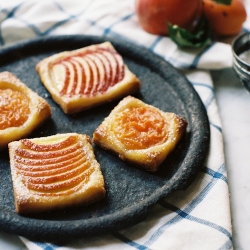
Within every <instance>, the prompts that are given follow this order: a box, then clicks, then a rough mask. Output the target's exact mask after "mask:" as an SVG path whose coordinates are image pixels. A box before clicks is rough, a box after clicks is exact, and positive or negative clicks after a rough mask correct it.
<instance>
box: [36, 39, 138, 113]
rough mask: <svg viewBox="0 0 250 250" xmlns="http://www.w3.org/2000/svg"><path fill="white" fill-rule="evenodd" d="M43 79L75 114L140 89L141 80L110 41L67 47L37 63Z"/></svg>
mask: <svg viewBox="0 0 250 250" xmlns="http://www.w3.org/2000/svg"><path fill="white" fill-rule="evenodd" d="M36 69H37V72H38V73H39V75H40V78H41V81H42V83H43V84H44V85H45V87H46V88H47V90H48V91H49V92H50V94H51V96H52V98H53V99H54V101H55V102H56V103H58V104H59V105H60V107H61V108H62V109H63V111H64V112H65V113H66V114H73V113H77V112H80V111H82V110H85V109H89V108H92V107H94V106H98V105H101V104H103V103H106V102H110V101H112V100H114V99H118V98H121V97H124V96H126V95H128V94H133V93H135V92H137V91H138V90H139V89H140V80H139V79H138V78H137V77H136V76H135V75H134V74H133V73H132V72H131V71H130V70H129V69H128V67H127V66H126V65H125V64H124V62H123V59H122V57H121V55H119V54H118V53H117V51H116V50H115V48H114V47H113V46H112V44H111V43H110V42H104V43H101V44H97V45H90V46H87V47H84V48H81V49H77V50H73V51H65V52H61V53H58V54H55V55H52V56H50V57H48V58H45V59H43V60H42V61H40V62H39V63H38V64H37V66H36Z"/></svg>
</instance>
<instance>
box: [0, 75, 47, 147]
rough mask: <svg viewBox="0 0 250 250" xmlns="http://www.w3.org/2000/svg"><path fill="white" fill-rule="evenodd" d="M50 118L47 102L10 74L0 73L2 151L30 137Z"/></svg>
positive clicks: (0, 143) (0, 134)
mask: <svg viewBox="0 0 250 250" xmlns="http://www.w3.org/2000/svg"><path fill="white" fill-rule="evenodd" d="M50 116H51V108H50V106H49V104H48V103H47V101H46V100H44V99H43V98H42V97H40V96H38V95H37V94H36V93H35V92H33V91H32V90H31V89H30V88H28V87H27V86H26V85H25V84H24V83H22V82H21V81H20V80H19V79H18V78H16V76H14V75H13V74H11V73H10V72H2V73H0V150H1V149H3V148H5V147H7V144H8V143H9V142H11V141H14V140H19V139H21V138H24V137H26V136H27V135H29V134H30V133H31V132H32V131H33V130H34V129H36V128H37V127H38V126H40V125H41V124H42V123H43V122H44V121H45V120H46V119H48V118H49V117H50Z"/></svg>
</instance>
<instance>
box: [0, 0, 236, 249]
mask: <svg viewBox="0 0 250 250" xmlns="http://www.w3.org/2000/svg"><path fill="white" fill-rule="evenodd" d="M0 23H1V26H0V45H2V46H5V45H10V44H12V43H16V42H20V41H22V40H26V39H32V38H36V37H41V36H52V35H63V34H87V35H98V36H108V37H111V38H112V37H114V38H116V37H117V38H120V39H123V40H125V41H129V42H131V43H134V44H137V45H140V46H143V47H146V48H148V49H149V50H151V51H153V52H154V53H156V54H157V55H159V56H161V57H162V58H164V59H165V60H166V61H168V62H170V63H171V64H172V65H174V66H175V67H176V68H178V69H180V70H182V71H183V72H184V73H185V75H186V76H187V78H188V79H189V81H190V82H191V84H192V85H193V86H194V88H195V90H196V91H197V92H198V94H199V95H200V97H201V99H202V101H203V103H204V105H205V108H206V110H207V114H208V117H209V122H210V130H211V142H210V149H209V155H208V157H207V160H206V162H205V164H204V166H202V167H201V170H200V172H199V174H198V176H197V177H196V179H195V180H194V182H193V183H192V184H191V185H190V186H189V187H188V188H187V189H186V190H182V191H175V192H173V193H172V194H170V195H168V196H167V197H165V198H164V199H163V200H161V201H159V202H158V203H157V204H156V205H155V206H154V207H153V208H152V210H151V211H150V212H149V214H148V217H147V218H146V219H145V220H144V221H143V222H141V223H139V224H137V225H134V226H131V227H129V228H126V229H124V230H120V231H118V232H116V233H112V234H106V235H101V236H95V237H91V238H87V239H86V238H80V239H75V240H74V241H72V242H69V243H67V244H65V245H60V246H59V245H55V244H52V243H48V242H33V241H30V240H28V239H26V238H24V237H20V238H21V239H22V241H23V242H24V243H25V245H26V246H27V248H28V249H30V250H36V249H37V250H41V249H44V250H45V249H46V250H48V249H60V250H63V249H64V250H66V249H67V250H69V249H89V250H90V249H91V250H94V249H111V250H112V249H119V250H123V249H124V250H125V249H126V250H127V249H155V250H169V249H171V250H172V249H177V250H179V249H191V250H196V249H197V250H200V249H203V250H205V249H208V250H211V249H225V250H226V249H232V248H233V246H232V230H231V215H230V201H229V190H228V180H227V170H226V165H225V158H224V151H223V150H224V149H223V132H222V128H221V121H220V116H219V112H218V109H217V104H216V100H215V95H214V87H213V82H212V79H211V76H210V70H215V69H223V68H228V67H231V66H232V52H231V46H230V44H225V43H222V42H213V43H211V45H210V46H208V47H207V48H205V49H185V50H184V49H180V48H178V47H177V46H176V45H175V44H174V43H173V42H172V41H171V40H170V39H169V38H168V37H161V36H156V35H151V34H148V33H146V32H145V31H143V30H142V29H141V27H140V26H139V24H138V20H137V17H136V15H135V8H134V0H84V1H83V0H74V1H70V0H56V1H53V0H51V1H46V0H43V1H39V0H36V1H34V0H33V1H21V0H9V1H2V2H1V3H0ZM38 49H39V48H38Z"/></svg>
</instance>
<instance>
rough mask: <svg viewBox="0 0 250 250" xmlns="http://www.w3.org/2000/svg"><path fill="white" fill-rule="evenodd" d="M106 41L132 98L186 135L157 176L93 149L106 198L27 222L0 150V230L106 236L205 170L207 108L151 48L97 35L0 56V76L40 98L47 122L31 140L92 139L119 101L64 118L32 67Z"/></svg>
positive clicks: (57, 236) (15, 48)
mask: <svg viewBox="0 0 250 250" xmlns="http://www.w3.org/2000/svg"><path fill="white" fill-rule="evenodd" d="M107 40H109V41H111V42H112V44H113V45H114V47H115V48H116V50H117V51H118V52H119V53H120V54H121V55H122V56H123V58H124V61H125V63H126V64H127V65H128V67H129V68H130V70H131V71H132V72H134V73H135V74H136V75H137V77H138V78H139V79H140V80H141V83H142V85H141V91H140V92H139V93H137V94H136V95H135V97H137V98H139V99H141V100H142V101H144V102H146V103H148V104H151V105H154V106H156V107H158V108H160V109H162V110H163V111H167V112H174V113H176V114H178V115H180V116H182V117H183V118H185V119H186V120H187V121H188V127H187V132H186V134H185V136H184V138H183V139H182V140H181V142H180V143H179V145H178V147H177V148H176V149H175V151H174V152H173V153H172V154H171V155H170V156H169V157H168V158H167V159H166V160H165V162H164V163H163V164H162V166H161V168H160V170H159V172H157V173H154V174H152V173H147V172H144V171H142V170H139V169H137V168H135V167H133V166H130V165H128V164H126V163H124V162H122V161H121V160H119V159H118V158H117V157H115V156H113V155H111V154H109V153H108V152H106V151H104V150H102V149H100V148H98V147H96V146H95V145H94V150H95V154H96V158H97V160H98V161H99V163H100V165H101V169H102V173H103V175H104V178H105V185H106V190H107V196H106V198H105V199H103V200H102V201H100V202H97V203H95V204H92V205H90V206H87V207H81V206H80V207H77V208H71V209H67V210H61V211H56V212H52V211H51V212H47V213H42V214H39V215H36V216H32V217H29V216H27V217H25V216H20V215H18V214H17V213H16V212H15V206H14V198H13V189H12V183H11V174H10V167H9V157H8V151H7V149H6V150H4V151H1V152H0V180H1V185H0V230H2V231H5V232H9V233H14V234H18V235H22V236H25V237H28V238H30V239H33V240H44V241H57V240H61V239H65V238H67V239H69V238H72V237H87V236H93V235H98V234H101V233H104V232H105V233H106V232H112V231H115V230H119V229H122V228H124V227H127V226H130V225H134V224H136V223H138V222H140V221H141V220H143V219H145V217H146V215H147V213H148V212H149V210H150V209H151V207H152V206H153V205H154V204H155V203H156V202H157V201H158V200H159V199H161V198H162V197H164V196H166V195H167V194H169V193H170V192H173V191H174V190H176V189H183V188H186V187H187V186H188V185H189V184H190V183H191V181H192V180H193V178H194V177H195V175H196V174H197V173H198V172H199V169H200V168H201V167H202V166H203V163H204V161H205V159H206V156H207V152H208V147H209V138H210V131H209V122H208V118H207V114H206V110H205V108H204V106H203V104H202V102H201V100H200V98H199V96H198V94H197V93H196V91H195V90H194V89H193V87H192V86H191V84H190V83H189V82H188V81H187V79H186V78H185V77H184V76H183V75H182V74H181V73H180V72H178V71H177V70H176V69H175V68H174V67H172V66H171V65H170V64H168V63H167V62H166V61H164V60H163V59H161V58H160V57H158V56H156V55H155V54H153V53H152V52H150V51H149V50H147V49H145V48H142V47H139V46H135V45H134V44H131V43H128V42H124V41H121V40H117V39H110V38H105V37H95V36H83V35H74V36H55V37H44V38H39V39H36V40H30V41H25V42H22V43H18V44H15V45H12V46H9V47H5V48H4V49H2V50H1V51H0V72H2V71H9V72H11V73H13V74H14V75H16V76H17V77H18V78H19V79H20V80H21V81H22V82H24V83H26V84H27V86H28V87H30V88H31V89H32V90H34V91H35V92H37V93H38V94H39V95H40V96H42V97H43V98H45V99H46V100H47V101H48V102H49V104H50V105H51V107H52V112H53V114H52V118H51V119H50V120H48V121H46V122H45V123H44V124H43V125H42V126H41V127H40V128H38V129H37V130H36V131H35V132H33V133H32V134H31V135H30V138H32V137H41V136H47V135H53V134H56V133H66V132H77V133H85V134H88V135H89V136H91V137H92V134H93V132H94V130H95V129H96V128H97V126H98V125H99V124H100V123H101V122H102V121H103V119H104V118H105V117H106V116H108V115H109V113H110V111H111V110H112V109H113V108H114V107H115V106H116V105H117V104H118V102H119V100H117V101H114V102H111V103H107V104H105V105H102V106H100V107H96V108H93V109H90V110H88V111H84V112H81V113H79V114H76V115H66V114H64V113H63V112H62V110H61V109H60V108H59V106H58V105H57V104H55V103H54V102H53V100H52V98H51V96H50V94H49V93H48V92H47V90H46V89H45V87H44V86H43V84H42V83H41V81H40V78H39V76H38V74H37V72H36V70H35V66H36V64H37V63H38V62H39V61H40V60H41V59H43V58H45V57H47V56H49V55H52V54H54V53H57V52H61V51H65V50H73V49H77V48H81V47H84V46H87V45H91V44H97V43H101V42H104V41H107Z"/></svg>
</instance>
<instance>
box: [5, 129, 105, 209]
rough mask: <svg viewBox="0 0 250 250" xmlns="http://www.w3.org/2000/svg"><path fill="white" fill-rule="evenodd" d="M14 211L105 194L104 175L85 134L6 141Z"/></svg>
mask: <svg viewBox="0 0 250 250" xmlns="http://www.w3.org/2000/svg"><path fill="white" fill-rule="evenodd" d="M9 155H10V166H11V176H12V182H13V189H14V197H15V206H16V211H17V213H19V214H32V213H39V212H42V211H48V210H53V209H62V208H66V207H70V206H75V205H83V204H84V205H86V204H90V203H93V202H96V201H98V200H100V199H102V198H104V197H105V192H106V191H105V187H104V178H103V175H102V173H101V169H100V165H99V163H98V162H97V161H96V159H95V156H94V152H93V148H92V145H91V142H90V138H89V136H87V135H83V134H76V133H67V134H57V135H53V136H48V137H41V138H34V139H22V140H20V141H15V142H11V143H10V144H9Z"/></svg>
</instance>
